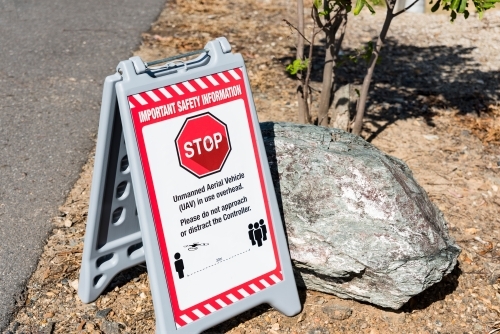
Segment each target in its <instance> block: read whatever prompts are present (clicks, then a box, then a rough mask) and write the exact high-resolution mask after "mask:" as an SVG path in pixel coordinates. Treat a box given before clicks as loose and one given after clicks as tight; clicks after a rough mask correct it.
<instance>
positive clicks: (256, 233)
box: [248, 219, 267, 247]
mask: <svg viewBox="0 0 500 334" xmlns="http://www.w3.org/2000/svg"><path fill="white" fill-rule="evenodd" d="M248 237H249V238H250V241H252V246H255V245H257V246H259V247H260V246H262V242H263V241H266V240H267V227H266V224H264V219H261V220H259V222H258V223H255V224H248Z"/></svg>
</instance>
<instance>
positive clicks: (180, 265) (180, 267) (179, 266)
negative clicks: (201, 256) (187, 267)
mask: <svg viewBox="0 0 500 334" xmlns="http://www.w3.org/2000/svg"><path fill="white" fill-rule="evenodd" d="M174 258H175V262H174V265H175V271H177V274H179V278H181V279H182V278H183V277H184V261H182V259H181V254H179V253H175V255H174Z"/></svg>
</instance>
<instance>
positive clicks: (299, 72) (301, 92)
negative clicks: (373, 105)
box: [284, 0, 500, 135]
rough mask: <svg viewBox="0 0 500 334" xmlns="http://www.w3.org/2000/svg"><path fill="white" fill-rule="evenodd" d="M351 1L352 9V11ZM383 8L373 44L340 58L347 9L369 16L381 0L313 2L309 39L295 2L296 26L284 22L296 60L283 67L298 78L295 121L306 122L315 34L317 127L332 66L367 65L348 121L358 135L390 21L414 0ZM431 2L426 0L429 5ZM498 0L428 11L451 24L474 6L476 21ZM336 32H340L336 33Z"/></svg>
mask: <svg viewBox="0 0 500 334" xmlns="http://www.w3.org/2000/svg"><path fill="white" fill-rule="evenodd" d="M353 1H355V3H354V8H353ZM384 1H385V8H386V16H385V20H384V23H383V25H382V29H381V31H380V33H379V35H378V37H377V40H376V42H375V43H374V42H369V43H367V45H366V46H365V47H364V48H363V49H362V50H359V52H358V54H356V55H354V56H348V57H347V58H344V59H340V58H339V55H338V54H339V51H340V48H341V45H342V41H343V38H344V35H345V29H346V24H347V13H349V12H350V11H351V10H352V11H353V13H354V15H359V14H360V13H361V11H362V10H363V8H365V7H366V8H367V9H368V10H369V11H370V12H371V13H372V14H373V13H375V9H374V6H375V5H378V4H380V3H381V0H313V2H312V5H311V18H312V20H313V27H312V32H311V38H310V39H308V38H306V37H305V36H304V14H303V13H304V3H303V0H297V15H298V25H297V26H294V25H292V24H291V23H290V22H288V21H287V20H284V21H285V22H286V23H287V24H288V25H289V26H290V27H291V28H293V29H295V30H296V32H297V54H296V59H295V60H294V61H293V62H292V63H291V64H289V65H288V66H287V67H286V71H287V72H288V73H289V74H290V75H295V76H296V77H297V79H298V84H297V100H298V105H299V122H300V123H310V122H311V117H310V112H309V109H310V106H309V105H308V103H307V101H308V97H309V95H310V87H309V80H310V76H311V68H312V63H313V59H312V50H313V45H314V40H315V38H316V37H317V35H318V34H319V33H321V32H322V33H324V35H325V41H326V42H325V51H326V52H325V62H324V67H323V82H322V88H321V96H320V101H319V109H318V125H324V126H327V125H328V117H327V115H328V109H329V107H330V103H331V101H332V100H333V98H332V96H333V87H334V83H335V75H334V71H333V69H334V67H335V65H340V64H342V63H343V62H344V61H346V60H351V61H354V62H357V61H358V59H363V60H365V61H366V63H367V70H366V74H365V77H364V79H363V84H362V86H361V90H359V91H358V90H356V92H357V94H358V96H359V100H358V103H357V107H356V115H355V117H354V119H353V120H352V122H351V131H352V133H354V134H357V135H359V134H360V133H361V129H362V127H363V118H364V114H365V109H366V102H367V99H368V92H369V88H370V84H371V80H372V77H373V72H374V69H375V65H376V64H378V63H379V61H380V52H381V49H382V46H383V45H384V43H385V39H386V37H387V33H388V31H389V27H390V25H391V22H392V20H393V19H394V18H395V17H397V16H399V15H401V14H403V13H404V12H406V11H407V10H408V9H410V8H411V7H413V6H414V5H415V4H416V3H417V1H418V0H415V1H413V2H412V3H411V4H410V5H409V6H407V7H406V8H404V9H402V10H400V11H395V5H396V0H384ZM433 1H434V0H430V3H431V4H432V3H433ZM497 2H500V0H437V2H436V3H435V4H434V6H433V7H432V11H433V12H434V11H437V10H438V9H439V8H442V9H443V10H446V11H450V19H451V21H452V22H453V21H455V19H456V18H457V15H458V14H463V15H464V18H466V19H467V18H468V17H469V15H470V14H469V9H468V8H469V5H471V7H474V9H475V10H476V11H477V12H478V14H479V18H482V16H483V14H484V12H485V11H486V10H488V9H491V8H494V7H495V4H496V3H497ZM339 32H340V33H339ZM304 42H307V43H308V44H309V50H308V51H309V52H308V56H307V57H304Z"/></svg>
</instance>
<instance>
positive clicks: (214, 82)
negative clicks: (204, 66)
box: [128, 68, 243, 110]
mask: <svg viewBox="0 0 500 334" xmlns="http://www.w3.org/2000/svg"><path fill="white" fill-rule="evenodd" d="M242 78H243V72H242V68H235V69H232V70H229V71H223V72H219V73H216V74H211V75H207V76H204V77H201V78H198V79H193V80H187V81H184V82H180V83H177V84H174V85H170V86H165V87H161V88H156V89H152V90H149V91H147V92H142V93H138V94H134V95H130V96H129V97H128V103H129V106H130V109H131V110H133V109H134V108H136V107H142V108H141V109H143V108H147V106H148V105H151V104H155V105H156V104H162V103H169V102H171V101H172V100H176V99H178V98H179V97H180V96H182V95H185V94H190V93H194V92H198V91H203V90H206V89H207V90H209V89H210V88H212V89H213V88H216V87H217V86H219V85H224V84H228V83H230V82H233V81H234V82H235V83H237V82H238V81H240V80H241V79H242Z"/></svg>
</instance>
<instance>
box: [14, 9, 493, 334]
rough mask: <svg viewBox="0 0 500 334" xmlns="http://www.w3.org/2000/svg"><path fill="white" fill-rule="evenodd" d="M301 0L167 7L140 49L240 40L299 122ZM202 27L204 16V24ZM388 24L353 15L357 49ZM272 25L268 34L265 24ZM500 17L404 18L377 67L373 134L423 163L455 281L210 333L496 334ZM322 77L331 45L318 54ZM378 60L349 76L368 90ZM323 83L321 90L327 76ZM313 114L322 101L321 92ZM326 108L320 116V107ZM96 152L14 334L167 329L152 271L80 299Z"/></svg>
mask: <svg viewBox="0 0 500 334" xmlns="http://www.w3.org/2000/svg"><path fill="white" fill-rule="evenodd" d="M293 8H294V3H290V2H279V1H274V2H263V1H257V0H246V1H245V0H235V1H230V2H225V1H222V0H206V1H201V2H200V1H192V0H189V1H183V2H179V3H177V4H176V3H173V2H172V3H170V4H168V5H167V7H166V8H165V10H164V11H163V13H162V14H161V16H160V17H159V19H158V21H157V22H156V23H154V24H153V26H152V29H151V30H150V31H149V32H147V33H144V35H143V44H142V46H141V47H140V49H139V50H138V51H137V54H138V55H140V56H141V57H143V59H145V60H152V59H157V58H160V57H163V56H167V55H172V54H176V53H179V52H184V51H188V50H193V49H197V48H201V47H203V45H204V44H205V42H206V41H208V40H210V39H213V38H215V37H218V36H221V35H224V36H227V37H228V39H229V40H230V42H231V44H232V45H233V47H234V49H233V50H234V51H235V52H241V53H242V54H243V56H244V58H245V61H246V63H247V67H248V70H249V76H250V79H251V83H252V89H253V92H254V95H255V102H256V106H257V110H258V114H259V119H260V120H261V121H269V120H272V121H296V119H297V117H296V114H297V110H296V101H295V99H294V87H295V82H294V80H293V78H290V77H288V76H287V75H286V74H285V73H284V71H283V69H284V66H285V65H286V64H287V63H289V61H290V59H292V58H293V55H294V44H293V40H294V39H293V33H292V32H291V31H290V29H289V28H287V27H286V26H285V25H284V24H283V23H282V21H281V20H282V19H283V18H287V19H289V20H293V15H294V13H293V10H294V9H293ZM194 18H195V19H194ZM382 21H383V16H382V15H380V14H377V15H373V16H372V15H360V16H359V17H353V16H350V17H349V28H348V31H349V33H348V34H347V35H346V37H345V43H344V50H343V52H344V53H345V54H353V53H355V52H356V50H357V49H359V48H360V47H362V45H363V44H362V43H366V42H368V41H370V40H371V39H373V38H374V37H375V36H376V33H377V31H378V30H379V29H380V27H381V24H382ZM261 27H266V29H262V28H261ZM499 29H500V12H496V11H494V12H491V13H488V14H487V15H486V17H485V18H484V19H483V20H482V21H479V20H477V19H476V18H475V17H471V18H469V20H467V21H464V20H462V19H458V20H457V22H455V23H454V24H450V23H448V17H447V16H445V15H441V14H439V15H438V14H436V15H420V14H406V15H402V16H400V17H398V18H397V19H396V20H395V22H394V24H393V27H392V29H391V31H390V38H389V41H388V43H387V44H386V46H385V48H384V49H383V53H382V61H381V64H380V65H378V67H377V68H376V71H375V72H376V73H375V76H374V83H373V85H372V88H373V89H372V93H371V96H370V103H369V106H368V117H367V122H366V126H365V128H364V132H363V136H364V137H365V138H366V139H367V140H369V141H371V142H372V143H373V144H374V145H376V146H377V147H379V148H380V149H382V150H383V151H385V152H387V153H389V154H391V155H394V156H396V157H398V158H400V159H402V160H404V161H406V163H407V164H408V165H409V166H410V167H411V169H412V170H413V172H414V175H415V177H416V179H417V180H418V181H419V182H420V184H421V185H422V186H423V187H424V188H425V189H426V190H427V192H428V193H429V196H430V198H431V199H432V200H433V201H434V202H435V203H436V205H438V207H439V208H440V209H441V210H442V211H443V212H444V214H445V217H446V219H447V220H448V222H449V224H450V231H451V234H452V235H453V237H454V238H456V240H457V242H458V243H459V245H460V246H461V247H462V249H463V252H462V254H461V256H460V258H459V264H458V265H457V267H456V268H455V270H454V271H453V272H452V273H451V274H450V275H448V276H447V277H445V278H444V279H443V281H441V282H440V283H438V284H436V285H435V286H433V287H431V288H429V289H428V290H427V291H424V292H423V293H422V294H420V295H418V296H415V297H413V298H412V299H411V300H410V301H409V302H408V303H407V304H406V305H405V306H404V307H403V308H402V309H401V310H398V311H392V310H386V309H381V308H378V307H375V306H373V305H369V304H366V303H359V302H356V301H353V300H342V299H340V298H337V297H335V296H330V295H326V294H323V293H319V292H315V291H309V290H301V291H300V296H301V300H302V302H303V311H302V312H301V313H300V314H299V315H297V316H295V317H292V318H288V317H284V316H282V315H281V314H280V313H279V312H277V311H275V310H273V309H272V308H270V307H269V306H267V305H262V306H259V307H257V308H255V309H252V310H250V311H248V312H246V313H244V314H242V315H240V316H238V317H236V318H233V319H231V320H229V321H227V322H225V323H223V324H220V325H219V326H217V327H215V328H213V329H211V330H209V331H207V333H240V334H243V333H245V334H250V333H273V334H274V333H311V334H312V333H371V334H376V333H386V332H395V333H400V332H404V333H492V334H493V333H495V332H496V331H497V330H496V329H497V328H499V324H500V319H499V314H500V294H499V292H500V281H499V280H498V278H499V277H500V236H499V231H500V228H499V227H500V218H499V215H498V213H499V210H500V193H499V192H498V190H499V187H500V175H499V167H498V166H499V165H500V163H499V161H500V148H499V146H498V144H499V141H500V122H499V119H500V118H499V117H500V109H499V108H498V106H497V101H496V100H497V96H498V91H497V87H498V75H499V72H498V69H499V66H500V60H499V59H497V57H496V55H497V53H498V52H497V49H498V45H500V43H499V41H498V39H500V35H499V34H496V35H495V33H498V30H499ZM315 55H316V56H317V58H318V59H317V60H315V64H316V65H315V66H314V69H315V72H314V73H313V79H314V80H317V78H319V77H320V74H321V72H320V68H321V59H320V58H321V42H319V43H318V45H317V46H315ZM363 71H364V64H363V63H361V62H360V63H358V64H346V65H344V66H342V67H341V68H339V69H337V71H336V73H337V75H338V78H339V81H340V82H341V83H347V82H350V83H359V82H360V81H361V80H362V76H363ZM313 85H316V86H319V83H318V82H317V81H313ZM313 95H314V96H313V98H314V101H313V106H314V105H315V104H316V102H315V101H317V98H318V96H317V94H313ZM313 109H314V108H313ZM92 166H93V156H92V155H91V156H90V157H89V161H88V163H87V164H86V166H85V167H84V169H83V171H82V173H81V177H80V179H79V181H78V182H77V183H76V185H75V187H74V189H73V190H72V191H71V193H70V195H69V196H68V199H67V201H66V203H65V205H64V206H63V207H61V208H60V212H61V213H60V215H59V216H58V217H55V218H54V220H53V222H54V231H53V233H52V235H51V237H50V238H49V240H48V243H47V246H46V247H45V249H44V254H43V256H42V257H41V259H40V262H39V264H38V269H37V271H36V272H35V274H34V275H33V277H32V278H31V280H30V282H29V284H28V287H27V290H26V294H25V296H24V298H22V299H21V300H19V305H18V306H19V311H18V314H17V316H16V319H15V321H14V322H13V323H12V324H11V326H10V331H11V332H15V333H40V332H43V333H70V332H71V333H76V332H78V333H79V332H88V333H120V332H122V333H153V332H154V313H153V306H152V302H151V296H150V292H149V285H148V277H147V271H146V268H145V266H138V267H136V268H133V269H131V270H128V271H126V272H123V273H121V274H120V275H119V276H118V277H117V278H116V279H115V280H114V281H113V282H112V283H111V286H110V287H109V288H108V289H107V290H106V292H105V293H104V294H103V295H102V296H101V297H100V298H99V299H98V300H97V301H96V302H94V303H91V304H88V305H85V304H82V303H81V302H80V300H79V299H78V297H77V295H76V292H75V288H76V287H77V284H78V281H77V278H78V271H79V265H80V260H81V252H82V249H83V235H84V230H85V221H86V214H87V208H88V195H89V186H90V179H91V173H92ZM499 331H500V329H499Z"/></svg>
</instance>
